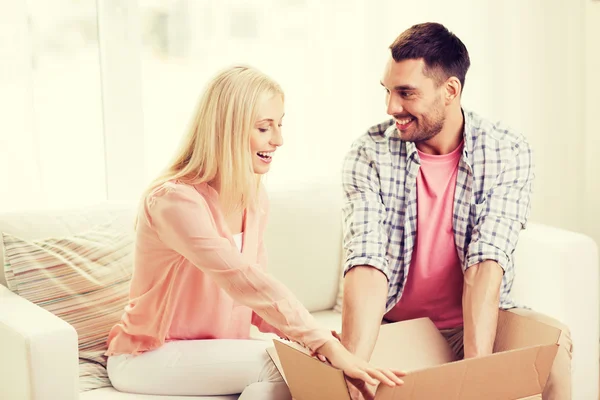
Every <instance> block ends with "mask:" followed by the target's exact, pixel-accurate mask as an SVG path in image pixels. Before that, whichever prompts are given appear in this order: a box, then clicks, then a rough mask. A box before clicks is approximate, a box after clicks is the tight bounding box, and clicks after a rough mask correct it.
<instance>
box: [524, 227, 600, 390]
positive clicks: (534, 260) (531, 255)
mask: <svg viewBox="0 0 600 400" xmlns="http://www.w3.org/2000/svg"><path fill="white" fill-rule="evenodd" d="M515 268H516V269H515V273H516V276H515V282H514V286H513V290H512V295H513V298H514V299H515V300H516V301H517V302H518V303H520V304H523V305H525V306H528V307H531V308H532V309H533V310H535V311H538V312H541V313H544V314H547V315H549V316H551V317H554V318H556V319H558V320H559V321H561V322H563V323H565V324H566V325H567V326H568V327H569V329H570V330H571V337H572V339H573V366H572V367H573V399H597V398H598V374H599V337H600V321H599V315H600V309H599V307H600V296H599V282H600V277H599V261H598V247H597V246H596V244H595V243H594V241H593V240H592V239H591V238H589V237H587V236H585V235H582V234H580V233H575V232H570V231H566V230H563V229H558V228H554V227H550V226H545V225H540V224H529V226H528V228H527V229H526V230H524V231H523V232H521V237H520V239H519V244H518V246H517V251H516V254H515Z"/></svg>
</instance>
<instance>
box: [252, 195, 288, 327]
mask: <svg viewBox="0 0 600 400" xmlns="http://www.w3.org/2000/svg"><path fill="white" fill-rule="evenodd" d="M261 199H262V202H261V203H262V204H263V207H262V208H263V210H264V211H265V213H264V214H263V218H262V221H261V226H260V237H259V243H258V265H260V267H261V268H262V269H263V271H267V267H268V264H269V258H268V253H267V249H266V247H265V242H264V240H263V238H264V230H265V228H266V226H267V220H268V216H269V200H268V198H267V196H266V192H265V191H264V189H263V188H262V187H261ZM252 325H254V326H256V327H257V328H258V330H259V331H261V332H263V333H274V334H276V335H277V336H279V337H286V336H285V335H284V334H283V332H281V331H280V330H279V329H277V328H275V327H274V326H272V325H271V324H269V323H267V322H266V321H265V320H264V319H262V318H261V317H260V316H259V315H258V314H257V313H256V312H255V311H252Z"/></svg>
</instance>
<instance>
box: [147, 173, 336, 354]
mask: <svg viewBox="0 0 600 400" xmlns="http://www.w3.org/2000/svg"><path fill="white" fill-rule="evenodd" d="M146 212H147V218H148V221H149V223H150V225H151V226H152V227H153V228H154V229H155V230H156V232H157V234H158V236H159V238H160V239H161V240H162V241H163V243H165V244H166V245H167V246H169V247H170V248H172V249H173V250H174V251H176V252H177V253H179V254H181V255H182V256H184V257H185V258H186V259H187V260H189V261H190V262H191V263H193V264H194V265H195V266H196V267H198V268H199V269H201V270H202V271H203V272H204V273H206V274H207V275H209V276H210V277H211V278H212V279H213V280H214V281H215V282H216V283H217V285H219V287H221V288H222V289H223V290H225V291H226V292H227V293H228V294H229V295H230V296H231V297H232V298H233V299H234V300H235V301H237V302H239V303H241V304H244V305H246V306H248V307H250V308H251V309H252V310H254V312H256V314H257V315H258V316H259V317H260V318H262V319H263V320H264V321H266V322H267V323H268V324H269V325H271V326H273V327H275V328H276V329H278V330H280V331H281V332H282V333H283V334H284V335H285V336H287V337H289V338H291V339H293V340H295V341H298V342H300V343H303V344H304V345H305V346H307V347H308V348H309V349H311V350H316V349H318V348H319V347H321V346H322V345H323V344H325V342H327V341H328V340H331V339H333V336H332V335H331V333H330V332H329V331H327V330H324V329H321V328H319V326H318V325H317V323H316V321H315V320H314V318H313V316H312V315H311V314H310V313H309V312H308V311H307V310H306V308H304V306H303V305H302V304H301V303H300V302H299V301H298V300H297V299H296V297H295V296H294V295H293V294H292V292H291V291H290V290H289V289H287V288H286V287H285V286H284V285H283V284H282V283H281V282H279V281H278V280H277V279H275V278H274V277H272V276H271V275H269V274H267V273H266V272H264V271H263V269H262V268H261V267H259V266H258V265H251V264H250V263H247V262H246V261H244V260H243V258H242V256H241V254H240V253H239V251H237V249H236V248H235V247H234V246H233V245H232V244H231V243H230V242H229V240H227V239H225V238H223V237H221V236H220V235H219V234H218V232H217V229H216V227H215V226H214V222H213V219H212V214H211V211H210V208H209V205H208V203H207V202H206V200H205V199H204V198H203V197H202V196H201V195H200V194H199V193H198V192H197V191H196V190H195V189H194V188H193V187H191V186H185V185H177V184H172V183H166V184H164V185H163V186H161V187H159V188H158V189H157V190H155V191H154V192H153V193H151V194H150V196H149V197H148V200H147V204H146Z"/></svg>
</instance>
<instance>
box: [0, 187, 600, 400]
mask: <svg viewBox="0 0 600 400" xmlns="http://www.w3.org/2000/svg"><path fill="white" fill-rule="evenodd" d="M315 189H316V191H315ZM315 193H317V196H315ZM340 193H341V192H340V191H339V189H338V188H337V187H336V186H335V185H334V186H323V187H317V188H310V187H305V188H299V189H294V190H274V189H271V190H270V198H271V215H270V222H269V228H268V233H267V235H268V236H267V246H268V250H269V259H270V272H272V273H273V274H274V275H275V276H276V277H278V278H280V279H281V280H282V281H283V282H284V283H285V284H287V285H288V286H289V287H290V288H291V289H292V291H294V292H295V293H296V294H297V296H298V297H299V298H300V299H301V301H302V302H303V303H304V304H305V305H306V307H308V309H309V310H310V311H311V312H313V313H314V315H315V316H316V317H317V319H318V320H320V321H321V322H322V323H323V324H324V325H325V326H326V327H329V328H331V329H337V330H339V329H340V326H341V315H340V314H338V313H336V312H335V311H333V307H334V305H335V301H336V296H337V293H338V286H339V285H338V280H339V274H340V271H341V264H342V249H341V240H342V239H341V216H340V206H341V196H340ZM132 216H133V207H131V206H129V205H121V204H110V203H109V204H103V205H100V206H96V207H89V208H86V209H80V210H66V211H53V212H47V211H46V212H27V213H25V212H24V213H12V214H0V232H2V231H3V232H8V233H11V234H13V235H15V236H19V237H22V238H23V239H28V240H32V239H40V238H44V237H56V236H64V235H69V234H73V233H76V232H80V231H82V230H84V229H86V228H90V227H92V226H93V225H96V224H98V223H101V222H102V221H105V220H106V219H108V218H115V217H117V218H122V219H124V220H126V221H129V220H131V219H132ZM307 249H308V250H307ZM1 257H2V253H1V252H0V258H1ZM516 264H517V278H516V283H515V286H514V292H513V293H514V295H515V298H516V299H517V300H518V301H520V302H522V303H524V304H526V305H528V306H531V307H532V308H534V309H536V310H538V311H541V312H544V313H547V314H549V315H551V316H553V317H555V318H557V319H559V320H562V321H564V322H565V323H566V324H567V325H568V326H570V328H571V331H572V337H573V341H574V349H575V353H574V357H573V380H574V388H573V399H575V400H592V399H593V400H595V399H598V376H599V370H598V360H599V353H598V343H599V337H600V335H599V325H600V324H599V304H600V299H599V295H598V283H599V273H598V267H599V263H598V252H597V247H596V246H595V244H594V243H593V241H592V240H591V239H589V238H588V237H586V236H583V235H581V234H577V233H573V232H567V231H564V230H559V229H556V228H551V227H546V226H542V225H537V224H533V223H532V224H530V225H529V227H528V229H527V230H526V231H524V232H523V233H522V235H521V239H520V242H519V246H518V249H517V255H516ZM0 283H4V281H3V280H2V277H1V275H0ZM255 333H256V332H255ZM257 336H259V335H257ZM0 357H1V361H0V399H6V400H74V399H81V400H99V399H102V400H162V399H164V400H167V399H169V400H174V399H180V400H184V399H190V397H177V396H172V397H164V396H163V397H158V396H148V395H131V394H125V393H120V392H117V391H116V390H114V389H112V388H102V389H98V390H93V391H87V392H83V393H80V392H79V388H78V365H77V362H78V361H77V334H76V332H75V330H74V329H73V328H72V327H71V326H70V325H68V324H67V323H66V322H64V321H63V320H61V319H59V318H57V317H55V316H54V315H52V314H50V313H49V312H47V311H45V310H43V309H42V308H40V307H38V306H36V305H34V304H32V303H30V302H28V301H27V300H25V299H23V298H21V297H19V296H17V295H16V294H13V293H12V292H10V291H9V290H8V289H7V288H6V287H4V286H3V285H1V284H0ZM197 398H198V399H213V400H229V399H236V398H237V396H222V397H197Z"/></svg>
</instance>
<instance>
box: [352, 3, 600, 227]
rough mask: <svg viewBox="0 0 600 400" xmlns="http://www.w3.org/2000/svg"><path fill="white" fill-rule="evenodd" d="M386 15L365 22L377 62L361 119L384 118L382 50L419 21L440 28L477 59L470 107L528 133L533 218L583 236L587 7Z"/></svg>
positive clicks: (477, 6)
mask: <svg viewBox="0 0 600 400" xmlns="http://www.w3.org/2000/svg"><path fill="white" fill-rule="evenodd" d="M386 9H387V10H388V13H387V14H386V15H384V14H382V13H381V12H379V11H378V10H374V9H371V14H370V15H368V17H367V28H366V30H367V33H368V36H367V38H368V39H367V40H368V45H367V49H366V50H367V54H368V56H369V57H370V58H371V59H372V61H371V62H369V63H368V65H367V67H366V74H365V77H364V82H366V83H365V85H367V86H365V88H364V90H365V98H366V102H367V103H368V108H367V111H368V114H369V115H368V118H363V120H367V119H370V123H373V122H374V121H376V120H377V118H376V115H377V114H379V115H381V116H382V115H383V111H384V110H383V97H382V96H383V95H382V93H381V89H380V88H379V87H378V84H377V80H378V79H379V75H378V74H380V71H381V69H382V65H383V64H382V61H381V60H382V59H383V57H385V56H387V54H385V55H382V52H383V51H385V49H386V47H387V46H388V45H389V44H390V43H391V42H392V41H393V39H394V38H395V36H396V35H398V34H399V33H400V32H401V31H402V30H404V29H406V28H408V27H409V26H411V25H413V24H415V23H419V22H423V21H435V22H440V23H443V24H444V25H446V26H447V27H448V28H449V29H450V30H451V31H453V32H454V33H456V34H457V35H458V36H459V37H460V38H461V40H463V42H464V43H465V45H466V46H467V48H468V50H469V53H470V56H471V62H472V67H471V69H470V71H469V73H468V74H467V79H466V84H465V92H464V98H463V104H464V105H465V106H466V107H468V108H470V109H472V110H474V111H476V112H478V113H480V114H482V115H484V116H487V117H489V118H490V119H492V120H503V121H504V122H506V123H508V124H509V125H510V126H512V127H514V128H515V129H517V130H519V131H521V132H522V133H524V134H525V135H526V136H527V138H528V139H529V140H530V142H531V144H532V146H533V148H534V151H535V162H536V171H537V180H536V184H535V194H534V198H533V211H532V220H533V221H536V222H543V223H546V224H550V225H555V226H559V227H562V228H567V229H571V230H577V231H581V229H582V223H583V219H584V218H583V215H584V214H583V208H582V195H583V190H584V179H583V175H584V174H583V173H582V171H584V169H585V168H586V163H585V159H584V156H583V155H584V149H585V148H584V138H585V134H584V132H585V129H584V101H583V99H584V81H583V78H584V74H583V37H584V30H583V19H584V18H583V3H582V2H573V1H571V0H528V1H526V2H524V1H520V0H504V1H502V2H491V1H485V2H483V1H470V0H460V1H452V2H448V1H443V0H434V1H427V2H421V3H418V2H410V3H408V2H398V1H394V0H389V1H387V5H386ZM596 21H598V19H596ZM594 45H597V43H595V44H594ZM365 116H366V115H365ZM365 123H366V124H368V122H367V121H365ZM596 166H597V164H596ZM589 167H590V166H588V168H589ZM596 214H598V212H597V211H596Z"/></svg>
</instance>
